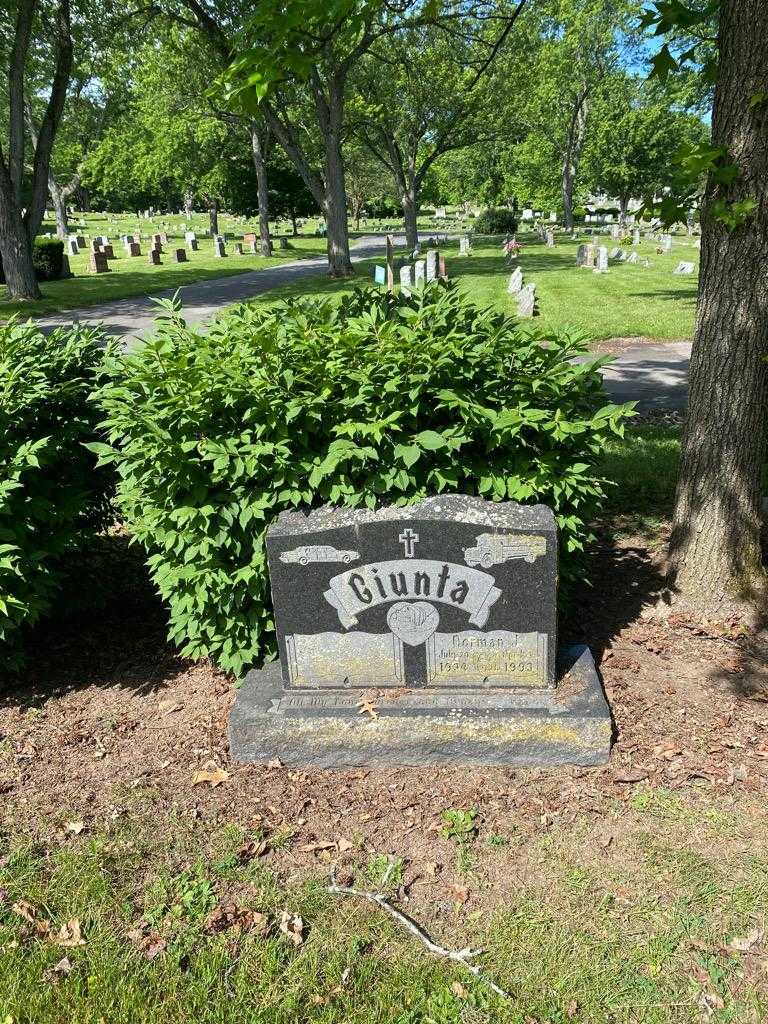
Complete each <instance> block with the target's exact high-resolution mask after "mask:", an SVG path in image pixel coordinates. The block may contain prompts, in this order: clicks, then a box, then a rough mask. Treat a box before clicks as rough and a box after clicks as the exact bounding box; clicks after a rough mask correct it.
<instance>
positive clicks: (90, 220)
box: [0, 214, 325, 318]
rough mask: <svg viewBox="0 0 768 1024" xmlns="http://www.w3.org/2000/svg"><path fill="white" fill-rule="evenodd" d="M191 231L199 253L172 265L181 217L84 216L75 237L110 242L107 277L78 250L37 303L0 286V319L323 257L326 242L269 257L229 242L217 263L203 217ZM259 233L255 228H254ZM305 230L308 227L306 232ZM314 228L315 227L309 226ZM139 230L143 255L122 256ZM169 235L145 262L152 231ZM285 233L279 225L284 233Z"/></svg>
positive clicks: (305, 240) (307, 239) (308, 238)
mask: <svg viewBox="0 0 768 1024" xmlns="http://www.w3.org/2000/svg"><path fill="white" fill-rule="evenodd" d="M187 223H188V224H189V230H192V231H197V232H198V240H199V244H200V249H199V251H198V252H188V253H187V259H188V262H187V263H174V262H172V260H171V256H170V250H172V249H175V248H182V247H184V244H185V243H184V230H183V229H182V228H181V227H180V224H181V221H180V220H179V218H172V219H170V220H166V221H155V222H153V221H149V220H144V219H142V220H141V221H140V222H138V221H137V219H136V218H135V217H127V216H125V215H122V216H120V215H115V217H113V218H105V217H98V218H97V217H94V216H92V215H90V214H87V215H86V227H85V228H80V227H77V226H76V222H75V221H73V223H72V225H71V230H72V233H73V234H77V233H83V234H85V235H87V236H88V235H89V236H91V237H93V236H95V235H106V236H107V237H108V238H109V239H110V241H112V242H113V248H114V251H115V256H116V257H117V258H116V259H115V260H110V263H109V267H110V271H111V272H110V273H109V274H93V273H91V271H90V265H89V254H88V250H87V249H86V250H85V251H81V252H80V253H78V255H77V256H70V257H69V262H70V268H71V270H72V272H73V273H74V275H75V276H74V277H73V278H70V279H69V280H65V281H47V282H43V283H42V284H41V291H42V293H43V298H42V299H40V300H39V301H37V302H24V303H16V302H10V301H9V300H8V298H7V290H6V289H5V287H4V286H2V285H0V318H5V317H8V316H11V315H12V314H14V313H16V314H18V315H19V316H22V317H28V316H35V315H40V314H44V313H54V312H59V311H61V310H65V309H77V308H79V307H81V306H92V305H96V304H99V303H102V302H109V301H111V300H113V299H124V298H129V297H131V296H134V295H148V294H157V292H159V291H162V290H163V289H166V288H176V287H179V286H180V285H186V284H192V283H193V282H194V281H206V280H209V279H210V278H214V277H231V276H232V275H233V274H242V273H245V272H246V271H249V270H259V269H260V268H262V267H274V266H278V265H279V264H281V263H286V262H288V261H290V260H296V259H302V258H306V257H310V256H322V255H323V254H324V253H325V241H324V239H322V238H315V237H314V235H312V234H310V233H307V234H302V235H299V236H298V237H296V238H291V239H290V240H289V246H290V248H289V249H286V250H281V249H278V248H277V246H275V249H274V253H275V255H274V256H273V257H272V258H270V259H264V258H263V257H261V256H256V255H252V254H250V253H247V254H244V255H242V256H238V255H235V254H234V252H233V249H232V243H231V242H229V243H228V244H227V248H228V251H229V255H228V256H227V257H226V258H225V259H219V258H218V257H216V256H214V254H213V241H212V239H210V238H206V237H205V235H203V233H202V232H203V231H204V228H205V226H207V218H203V217H201V216H200V215H196V216H195V217H193V218H191V219H190V220H189V221H187ZM46 227H47V228H50V227H51V225H45V226H44V229H45V228H46ZM253 227H254V225H252V224H251V225H249V224H247V223H246V224H244V223H242V222H241V221H234V220H233V219H232V218H225V217H220V218H219V230H220V231H221V232H222V233H224V232H231V233H232V234H233V235H234V236H235V238H242V235H243V232H244V231H248V230H251V229H252V228H253ZM256 230H258V227H256ZM307 230H309V228H308V229H307ZM312 230H314V226H312ZM137 231H140V233H141V234H142V235H143V236H144V238H143V239H142V242H141V252H142V254H141V256H135V257H130V256H126V255H125V248H124V246H123V244H122V242H121V241H120V235H121V234H135V233H136V232H137ZM156 231H157V232H160V231H167V234H168V245H167V246H164V248H165V249H166V255H164V256H162V257H161V259H162V265H161V266H158V267H156V266H151V265H150V264H148V263H147V255H146V254H147V249H148V244H147V242H146V239H147V238H148V237H149V236H151V235H152V234H154V233H155V232H156ZM285 233H286V228H285V225H283V234H285Z"/></svg>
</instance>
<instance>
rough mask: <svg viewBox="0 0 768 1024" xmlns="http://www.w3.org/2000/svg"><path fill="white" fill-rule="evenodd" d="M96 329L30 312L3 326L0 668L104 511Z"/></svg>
mask: <svg viewBox="0 0 768 1024" xmlns="http://www.w3.org/2000/svg"><path fill="white" fill-rule="evenodd" d="M99 340H100V339H99V335H98V334H97V332H96V331H93V330H86V329H85V328H80V327H73V328H71V329H68V330H64V329H61V330H57V331H54V332H53V333H52V334H51V335H49V336H48V337H46V336H45V335H44V334H42V333H41V332H40V331H39V330H38V329H37V327H36V326H35V325H34V324H33V323H32V322H31V321H29V322H28V323H24V324H22V323H19V322H17V321H11V322H10V323H8V324H6V325H5V326H2V327H0V667H2V668H5V669H16V668H18V667H19V666H20V665H21V664H22V660H23V659H22V652H21V640H22V630H23V628H24V627H27V626H30V625H32V624H34V623H35V622H36V621H37V620H38V619H39V618H40V617H41V616H42V615H43V614H44V613H45V612H46V611H48V610H49V609H50V607H51V604H52V602H53V600H54V598H55V596H56V594H57V592H58V591H59V590H60V588H61V586H62V584H63V582H64V579H65V577H66V573H67V567H68V563H69V560H70V558H71V556H72V555H73V554H74V553H75V552H76V551H78V550H79V549H80V548H81V546H82V545H83V543H84V542H85V541H86V540H87V539H88V537H89V536H90V535H91V534H92V532H93V531H95V530H98V529H100V528H101V527H102V526H103V525H104V524H105V523H106V522H107V520H108V518H109V515H110V506H109V500H108V496H109V493H110V490H111V486H112V479H113V474H112V472H111V471H105V470H96V468H95V466H96V459H95V458H94V456H93V454H92V453H91V452H89V451H87V450H86V449H85V448H84V447H83V445H84V443H86V442H91V441H93V440H94V439H95V436H96V434H95V425H96V422H97V421H98V418H99V417H98V411H97V409H96V407H95V406H94V405H92V404H91V402H90V400H89V396H90V394H91V392H92V390H93V388H94V386H95V385H97V384H100V383H103V381H102V380H101V378H100V376H99V375H100V372H101V368H102V366H103V360H104V352H103V350H102V348H101V346H100V344H99Z"/></svg>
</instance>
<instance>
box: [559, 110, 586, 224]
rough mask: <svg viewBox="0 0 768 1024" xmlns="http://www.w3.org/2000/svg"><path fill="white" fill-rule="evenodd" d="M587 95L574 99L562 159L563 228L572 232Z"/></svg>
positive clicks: (583, 137) (584, 128)
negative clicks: (574, 197)
mask: <svg viewBox="0 0 768 1024" xmlns="http://www.w3.org/2000/svg"><path fill="white" fill-rule="evenodd" d="M587 110H588V105H587V94H586V91H584V90H582V91H581V92H579V93H578V94H577V96H576V97H575V99H574V104H573V110H572V112H571V120H570V122H569V124H568V134H567V137H566V143H565V156H564V157H563V170H562V195H563V227H564V228H565V229H566V231H573V226H574V225H573V189H574V185H575V184H576V175H577V173H578V170H579V161H580V160H581V151H582V149H583V148H584V140H585V138H586V132H587Z"/></svg>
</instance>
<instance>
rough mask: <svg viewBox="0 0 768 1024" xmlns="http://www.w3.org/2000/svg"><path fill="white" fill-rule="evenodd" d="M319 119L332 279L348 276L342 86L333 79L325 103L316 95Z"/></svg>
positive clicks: (349, 267) (342, 84)
mask: <svg viewBox="0 0 768 1024" xmlns="http://www.w3.org/2000/svg"><path fill="white" fill-rule="evenodd" d="M316 97H317V99H316V102H317V106H318V120H319V122H320V125H321V128H322V129H323V136H324V139H323V141H324V143H325V209H324V210H323V212H324V213H325V220H326V223H327V225H328V273H329V274H330V276H331V277H350V276H351V275H352V273H353V270H352V260H351V259H350V258H349V229H348V226H347V187H346V179H345V174H344V159H343V157H342V155H341V135H342V128H343V119H344V83H343V82H341V81H339V80H337V79H335V78H333V79H331V82H330V84H329V88H328V99H327V103H326V102H325V98H324V97H321V96H319V95H318V93H317V90H316Z"/></svg>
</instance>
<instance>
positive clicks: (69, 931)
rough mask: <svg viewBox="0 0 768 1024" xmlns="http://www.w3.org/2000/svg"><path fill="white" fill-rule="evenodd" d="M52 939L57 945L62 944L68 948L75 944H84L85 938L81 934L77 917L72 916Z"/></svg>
mask: <svg viewBox="0 0 768 1024" xmlns="http://www.w3.org/2000/svg"><path fill="white" fill-rule="evenodd" d="M53 941H54V942H55V943H56V945H57V946H64V947H66V948H68V949H73V948H74V947H75V946H84V945H85V939H84V938H83V936H82V932H81V930H80V921H79V920H78V918H76V917H73V918H72V919H71V920H70V921H67V922H66V923H65V924H63V925H62V926H61V928H59V931H58V933H57V935H56V936H55V938H54V940H53Z"/></svg>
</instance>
